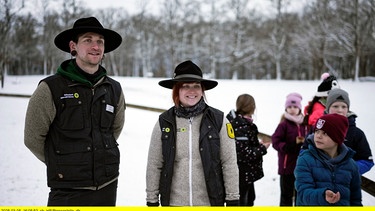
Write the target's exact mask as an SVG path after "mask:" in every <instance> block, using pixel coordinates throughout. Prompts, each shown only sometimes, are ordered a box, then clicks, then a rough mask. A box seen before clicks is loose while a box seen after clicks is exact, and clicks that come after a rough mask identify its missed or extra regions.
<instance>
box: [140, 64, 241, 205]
mask: <svg viewBox="0 0 375 211" xmlns="http://www.w3.org/2000/svg"><path fill="white" fill-rule="evenodd" d="M217 84H218V83H217V82H216V81H212V80H206V79H203V78H202V71H201V69H200V68H199V67H198V66H197V65H196V64H194V63H193V62H191V61H185V62H182V63H181V64H179V65H178V66H177V67H176V69H175V72H174V78H173V79H169V80H163V81H160V82H159V85H160V86H162V87H165V88H168V89H172V98H173V101H174V104H175V105H174V106H173V107H172V108H170V109H169V110H168V111H165V112H164V113H162V114H161V115H160V116H159V120H158V122H157V123H156V125H155V127H154V129H153V132H152V136H151V142H150V148H149V154H148V162H147V172H146V192H147V199H146V200H147V205H148V206H159V203H160V204H161V205H162V206H223V205H224V204H226V205H227V206H230V205H232V206H233V205H238V203H239V190H238V177H239V176H238V167H237V158H236V148H235V142H234V139H233V138H234V133H233V129H232V127H231V124H230V123H229V122H228V120H227V119H226V118H225V116H224V114H223V112H222V111H219V110H217V109H215V108H213V107H210V106H208V105H207V104H206V102H205V95H204V91H205V90H209V89H212V88H214V87H216V86H217ZM159 196H160V202H159Z"/></svg>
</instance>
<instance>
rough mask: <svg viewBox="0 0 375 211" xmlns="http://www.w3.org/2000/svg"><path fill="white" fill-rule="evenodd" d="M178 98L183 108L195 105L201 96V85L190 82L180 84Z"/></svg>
mask: <svg viewBox="0 0 375 211" xmlns="http://www.w3.org/2000/svg"><path fill="white" fill-rule="evenodd" d="M178 96H179V99H180V103H181V105H182V106H183V107H192V106H194V105H196V104H197V103H198V102H199V100H200V99H201V98H202V96H203V90H202V86H201V83H200V82H191V83H184V84H182V86H181V88H180V90H179V95H178Z"/></svg>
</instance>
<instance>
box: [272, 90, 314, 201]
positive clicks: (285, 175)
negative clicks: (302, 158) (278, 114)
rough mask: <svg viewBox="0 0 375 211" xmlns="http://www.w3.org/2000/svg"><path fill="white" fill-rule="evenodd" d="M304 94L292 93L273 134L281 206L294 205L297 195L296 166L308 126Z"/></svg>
mask: <svg viewBox="0 0 375 211" xmlns="http://www.w3.org/2000/svg"><path fill="white" fill-rule="evenodd" d="M301 101H302V96H301V95H300V94H298V93H291V94H289V95H288V96H287V99H286V102H285V113H284V114H283V116H282V118H281V122H280V123H279V125H278V126H277V128H276V130H275V132H274V133H273V135H272V147H273V148H274V149H275V150H277V152H278V158H279V161H278V163H279V169H278V173H279V175H280V192H281V194H280V206H293V202H294V201H295V200H293V198H294V196H295V189H294V181H295V178H294V174H293V171H294V168H295V166H296V161H297V157H298V155H299V151H300V149H301V146H302V143H303V141H304V137H305V136H306V135H307V132H308V127H307V126H305V125H303V124H302V122H303V118H304V116H303V114H302V112H301V109H302V105H301Z"/></svg>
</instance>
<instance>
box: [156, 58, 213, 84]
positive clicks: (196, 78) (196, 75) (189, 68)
mask: <svg viewBox="0 0 375 211" xmlns="http://www.w3.org/2000/svg"><path fill="white" fill-rule="evenodd" d="M181 81H183V82H200V83H201V84H202V85H203V86H204V88H205V90H209V89H212V88H215V87H216V86H217V84H218V83H217V81H212V80H207V79H203V77H202V70H201V69H200V68H199V67H198V66H197V65H196V64H194V63H193V62H192V61H190V60H188V61H185V62H182V63H180V64H179V65H177V67H176V68H175V70H174V77H173V78H172V79H168V80H162V81H159V85H160V86H162V87H165V88H168V89H172V88H173V86H174V84H175V83H177V82H181Z"/></svg>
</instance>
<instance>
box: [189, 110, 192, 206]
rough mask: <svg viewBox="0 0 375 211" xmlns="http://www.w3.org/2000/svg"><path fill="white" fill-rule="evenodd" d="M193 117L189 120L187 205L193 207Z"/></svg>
mask: <svg viewBox="0 0 375 211" xmlns="http://www.w3.org/2000/svg"><path fill="white" fill-rule="evenodd" d="M192 125H193V117H190V118H189V204H190V206H193V178H192V175H193V131H192V128H193V127H192Z"/></svg>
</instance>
